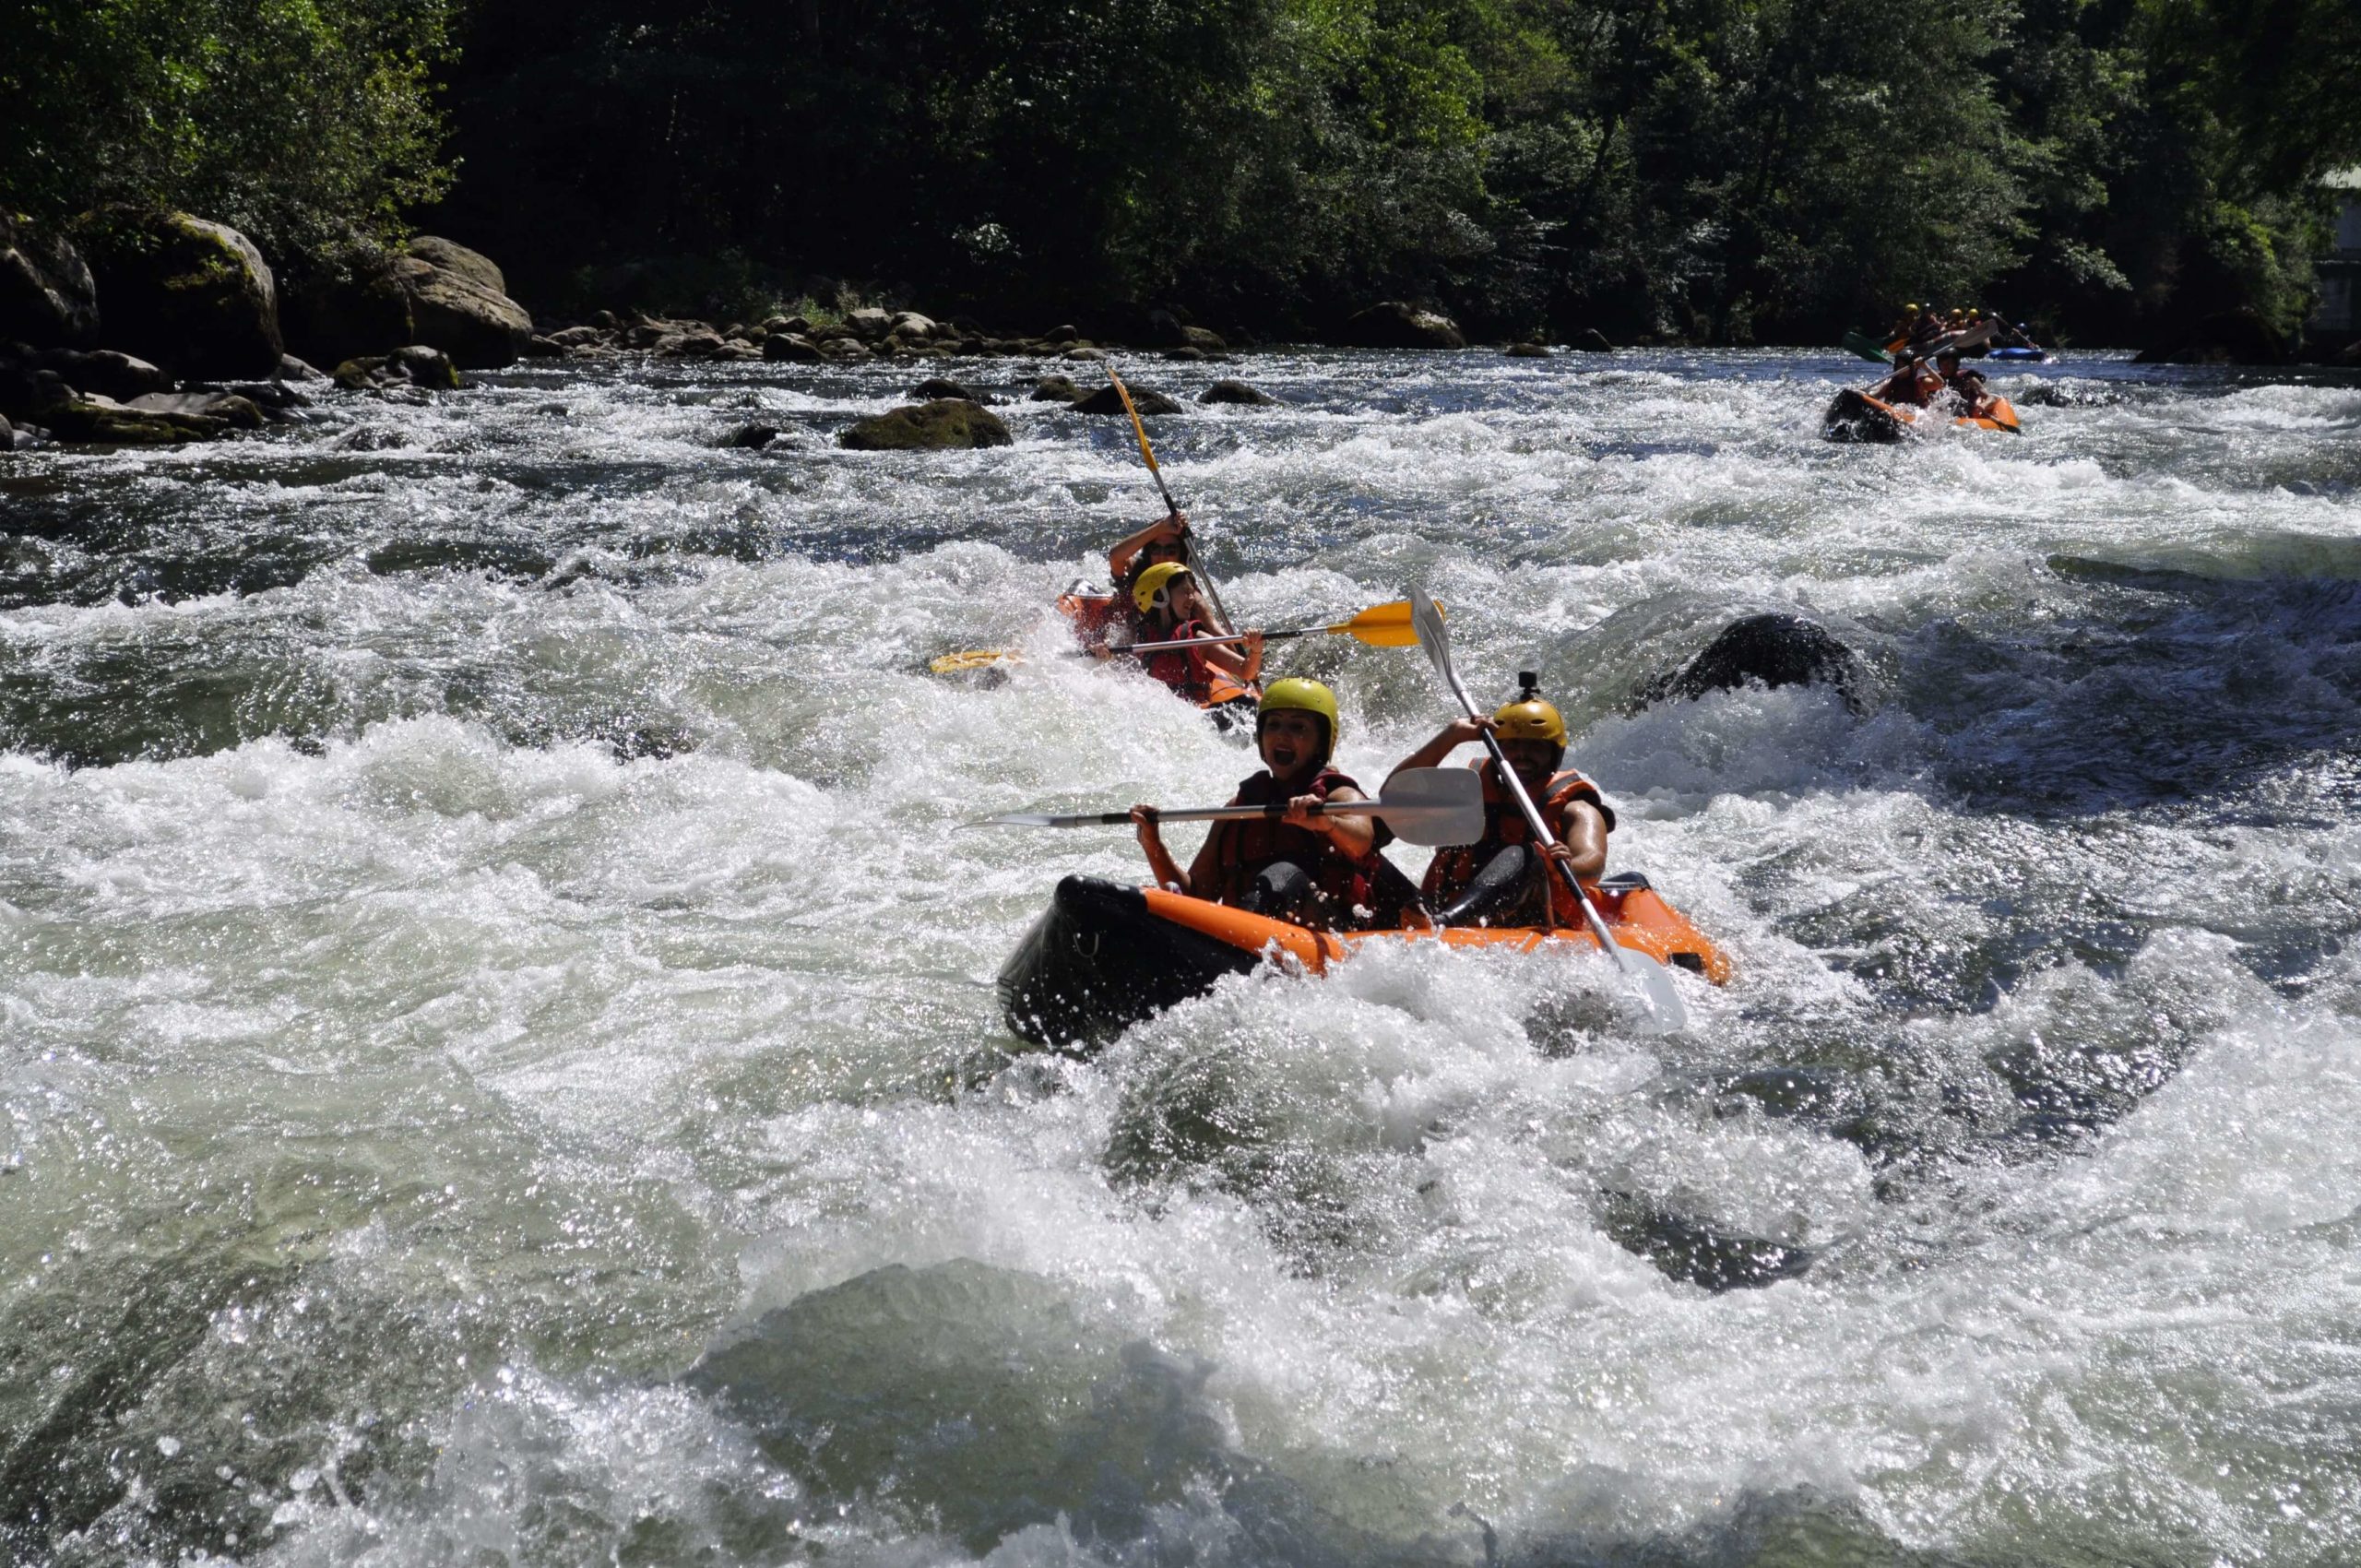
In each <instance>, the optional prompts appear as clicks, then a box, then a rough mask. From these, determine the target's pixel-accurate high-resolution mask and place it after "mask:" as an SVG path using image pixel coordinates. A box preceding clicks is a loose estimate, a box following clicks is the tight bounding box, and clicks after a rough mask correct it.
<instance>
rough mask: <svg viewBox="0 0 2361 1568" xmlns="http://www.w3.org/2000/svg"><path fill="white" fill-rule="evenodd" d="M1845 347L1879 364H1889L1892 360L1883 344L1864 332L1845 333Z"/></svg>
mask: <svg viewBox="0 0 2361 1568" xmlns="http://www.w3.org/2000/svg"><path fill="white" fill-rule="evenodd" d="M1845 348H1846V349H1847V350H1850V351H1852V352H1853V353H1857V354H1858V355H1860V356H1861V357H1862V358H1863V359H1865V360H1874V361H1876V362H1878V363H1880V364H1889V365H1890V364H1892V362H1893V356H1892V354H1890V353H1888V352H1886V349H1885V345H1884V344H1882V343H1880V342H1879V341H1878V340H1877V339H1874V338H1872V337H1870V336H1869V334H1868V333H1866V332H1847V333H1846V334H1845Z"/></svg>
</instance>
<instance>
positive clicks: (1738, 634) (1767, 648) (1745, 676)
mask: <svg viewBox="0 0 2361 1568" xmlns="http://www.w3.org/2000/svg"><path fill="white" fill-rule="evenodd" d="M1749 682H1753V683H1759V684H1762V685H1764V686H1796V685H1827V686H1833V687H1834V688H1835V689H1836V691H1837V693H1838V695H1841V696H1843V697H1844V699H1845V707H1846V708H1848V709H1850V710H1851V711H1852V712H1854V713H1862V712H1865V711H1867V702H1866V694H1867V688H1868V675H1867V671H1864V670H1863V669H1862V667H1861V662H1860V659H1858V658H1857V656H1856V655H1855V654H1854V652H1853V650H1852V649H1851V648H1848V647H1845V645H1844V644H1843V643H1840V642H1838V641H1837V640H1836V639H1835V638H1834V637H1833V636H1829V635H1828V633H1827V632H1825V631H1824V630H1822V629H1821V627H1819V626H1817V625H1814V624H1812V623H1811V622H1809V621H1807V620H1804V619H1803V618H1802V617H1801V616H1797V615H1786V614H1780V613H1776V612H1773V613H1768V614H1762V615H1750V616H1748V617H1747V618H1746V619H1745V620H1743V621H1733V622H1732V623H1730V624H1728V625H1727V626H1725V627H1723V628H1722V630H1721V632H1720V634H1719V635H1718V636H1715V637H1714V640H1713V641H1712V642H1711V643H1709V644H1707V645H1706V647H1705V649H1704V651H1703V652H1702V653H1700V654H1698V656H1697V657H1696V658H1694V659H1691V660H1690V661H1689V662H1688V663H1687V664H1686V665H1684V666H1682V667H1681V668H1680V669H1679V671H1676V672H1674V673H1672V674H1669V675H1664V676H1660V677H1658V678H1657V679H1656V680H1655V681H1653V682H1651V683H1648V685H1646V686H1645V687H1643V688H1642V690H1641V692H1640V694H1639V695H1638V698H1637V699H1636V701H1635V702H1634V704H1633V705H1632V706H1633V707H1645V706H1647V705H1648V704H1650V703H1657V702H1662V701H1664V700H1666V699H1667V698H1668V697H1683V698H1689V699H1692V700H1693V699H1695V698H1697V697H1702V696H1703V695H1705V694H1706V693H1708V692H1726V691H1734V690H1736V689H1737V688H1738V687H1739V686H1742V685H1745V684H1747V683H1749Z"/></svg>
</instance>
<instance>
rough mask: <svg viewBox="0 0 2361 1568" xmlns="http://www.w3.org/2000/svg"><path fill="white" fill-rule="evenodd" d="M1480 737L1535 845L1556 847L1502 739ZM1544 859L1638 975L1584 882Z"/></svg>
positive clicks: (1455, 687) (1461, 695)
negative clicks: (1518, 775) (1510, 764)
mask: <svg viewBox="0 0 2361 1568" xmlns="http://www.w3.org/2000/svg"><path fill="white" fill-rule="evenodd" d="M1438 662H1441V663H1442V676H1443V680H1444V681H1445V682H1446V683H1448V684H1449V685H1450V687H1451V695H1453V696H1455V697H1457V698H1458V699H1459V706H1460V707H1462V708H1463V709H1465V711H1466V714H1467V717H1468V718H1470V719H1474V718H1476V717H1477V712H1476V704H1475V703H1474V702H1473V701H1472V700H1471V699H1470V698H1469V697H1468V695H1467V688H1466V687H1465V686H1464V685H1462V684H1461V683H1460V680H1459V671H1458V670H1457V669H1456V668H1454V667H1453V665H1451V664H1450V663H1448V662H1447V661H1440V660H1439V661H1438ZM1478 733H1479V734H1480V735H1481V736H1482V737H1483V741H1484V749H1485V750H1486V751H1487V752H1489V753H1490V754H1491V757H1492V767H1493V769H1494V770H1495V771H1496V772H1498V773H1499V774H1500V776H1501V788H1503V789H1505V790H1508V792H1509V798H1510V799H1512V800H1513V801H1514V802H1516V809H1517V810H1518V811H1520V812H1522V813H1523V814H1525V826H1526V827H1527V828H1529V829H1531V830H1532V833H1533V840H1534V842H1535V843H1536V844H1545V845H1550V846H1553V847H1554V846H1555V845H1556V844H1557V842H1558V836H1557V835H1556V834H1554V833H1552V832H1550V831H1549V825H1548V823H1546V822H1544V821H1543V820H1542V819H1541V808H1540V807H1539V806H1536V805H1535V804H1534V803H1533V797H1532V795H1530V794H1529V793H1527V792H1526V790H1525V780H1524V779H1522V778H1518V777H1517V776H1516V769H1515V768H1513V767H1511V766H1509V758H1508V754H1507V753H1506V752H1503V751H1502V750H1501V742H1500V740H1499V738H1498V737H1496V736H1495V735H1494V734H1493V733H1492V732H1491V731H1489V730H1484V731H1478ZM1542 858H1543V859H1544V860H1546V861H1548V862H1549V865H1550V867H1551V869H1553V870H1554V871H1556V872H1557V873H1558V876H1559V878H1560V880H1561V881H1563V882H1564V883H1565V885H1566V888H1567V891H1569V892H1571V893H1572V894H1573V896H1574V901H1575V902H1576V903H1578V904H1580V905H1581V906H1582V907H1583V919H1584V920H1585V921H1588V922H1589V923H1590V933H1591V935H1593V936H1595V937H1596V938H1597V939H1598V944H1599V945H1600V946H1601V947H1604V948H1606V949H1607V956H1608V957H1610V958H1612V959H1613V960H1615V967H1616V968H1618V969H1619V970H1621V971H1622V972H1623V973H1624V974H1626V975H1636V974H1637V973H1638V971H1637V970H1635V969H1634V968H1632V967H1631V955H1630V954H1628V953H1626V952H1624V951H1623V944H1621V943H1619V942H1618V941H1616V940H1615V933H1614V932H1610V931H1608V929H1607V917H1606V916H1604V915H1602V914H1600V913H1599V912H1598V906H1597V905H1596V904H1594V903H1592V902H1591V899H1590V894H1589V893H1588V892H1587V891H1586V890H1585V889H1584V886H1583V885H1582V879H1581V878H1580V877H1577V876H1576V875H1575V874H1574V873H1573V871H1572V868H1570V867H1569V866H1568V865H1567V864H1566V863H1565V862H1564V861H1560V860H1559V859H1558V858H1557V857H1556V856H1554V855H1548V854H1545V855H1544V856H1543V857H1542Z"/></svg>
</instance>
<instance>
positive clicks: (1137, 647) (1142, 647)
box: [1108, 626, 1337, 653]
mask: <svg viewBox="0 0 2361 1568" xmlns="http://www.w3.org/2000/svg"><path fill="white" fill-rule="evenodd" d="M1335 630H1337V628H1336V627H1335V626H1298V627H1296V628H1295V629H1294V630H1292V631H1287V632H1264V634H1263V640H1264V642H1266V643H1275V642H1279V641H1282V640H1284V639H1285V638H1287V637H1308V636H1314V635H1316V634H1318V633H1321V632H1333V631H1335ZM1245 640H1246V634H1245V633H1244V632H1232V633H1231V634H1230V635H1229V636H1226V637H1182V638H1181V640H1180V641H1178V642H1169V643H1128V644H1125V645H1124V646H1122V647H1113V646H1112V645H1110V646H1109V648H1108V651H1109V653H1170V652H1171V651H1173V650H1174V649H1175V648H1183V647H1219V646H1221V645H1222V644H1224V643H1242V642H1244V641H1245Z"/></svg>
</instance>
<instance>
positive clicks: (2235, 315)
mask: <svg viewBox="0 0 2361 1568" xmlns="http://www.w3.org/2000/svg"><path fill="white" fill-rule="evenodd" d="M2288 359H2289V355H2288V352H2287V340H2286V339H2284V338H2282V337H2281V336H2280V335H2279V332H2278V329H2277V328H2275V327H2272V325H2271V323H2269V322H2267V321H2265V320H2263V319H2262V316H2261V315H2260V313H2259V312H2257V311H2256V310H2255V309H2254V308H2253V307H2252V306H2250V305H2241V306H2239V307H2238V308H2237V309H2236V310H2225V311H2221V312H2218V313H2216V314H2215V315H2209V316H2207V317H2205V318H2204V319H2203V320H2201V321H2200V322H2198V323H2197V324H2196V325H2195V326H2194V327H2189V328H2188V329H2186V330H2184V331H2181V332H2178V333H2176V334H2173V335H2171V336H2170V337H2168V338H2166V339H2165V340H2164V342H2163V344H2162V346H2161V347H2157V348H2151V349H2146V350H2142V351H2141V352H2140V353H2139V354H2138V355H2136V356H2135V357H2134V358H2133V360H2132V362H2133V363H2134V364H2262V365H2278V364H2285V363H2286V362H2288Z"/></svg>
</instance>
